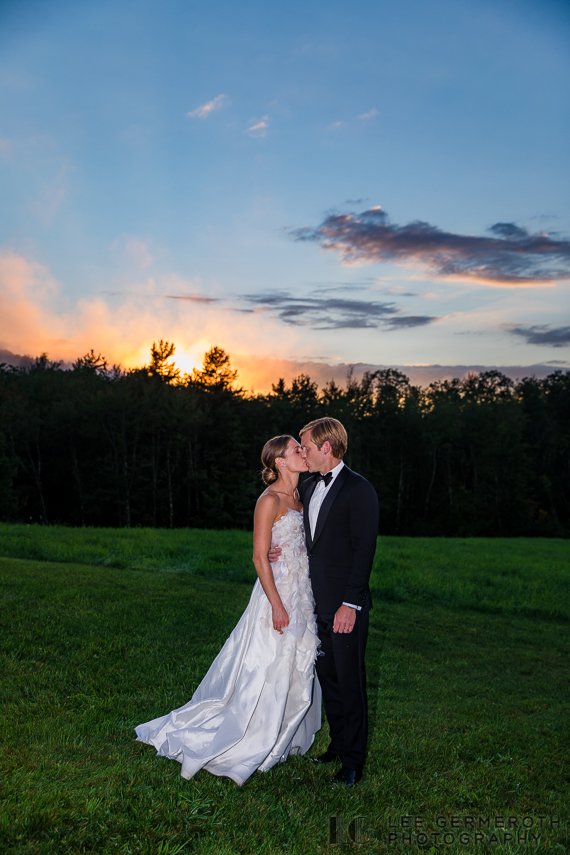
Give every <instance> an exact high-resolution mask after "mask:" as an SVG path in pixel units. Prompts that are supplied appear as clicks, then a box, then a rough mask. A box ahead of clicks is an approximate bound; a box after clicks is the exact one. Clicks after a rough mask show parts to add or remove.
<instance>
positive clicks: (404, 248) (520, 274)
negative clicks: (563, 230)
mask: <svg viewBox="0 0 570 855" xmlns="http://www.w3.org/2000/svg"><path fill="white" fill-rule="evenodd" d="M488 231H489V236H477V235H458V234H454V233H453V232H446V231H443V230H442V229H439V228H437V227H436V226H432V225H430V223H425V222H421V221H419V220H417V221H415V222H412V223H408V224H407V225H404V226H399V225H396V224H394V223H391V222H390V221H389V218H388V215H387V214H386V213H385V211H382V210H381V209H380V208H369V209H368V210H367V211H364V212H363V213H362V214H358V215H357V214H331V215H329V216H328V217H326V218H325V219H324V221H323V222H322V223H321V225H320V226H318V227H317V228H312V227H305V228H300V229H293V230H291V232H290V234H291V235H292V237H293V238H294V239H295V240H303V241H315V242H316V243H318V244H320V246H321V247H322V248H323V249H327V250H332V251H335V252H339V253H340V254H341V256H342V259H343V260H344V261H345V262H347V263H351V262H358V261H360V262H362V261H364V262H392V263H397V264H417V263H420V264H423V265H425V266H426V267H427V268H428V271H429V272H430V273H431V274H432V275H434V276H437V277H454V278H463V279H468V280H474V281H478V282H490V283H496V284H499V285H533V284H540V283H542V282H554V281H557V280H560V279H566V278H568V277H570V241H568V240H564V239H557V238H554V237H549V236H548V235H546V234H531V233H530V232H528V231H527V229H524V228H521V227H519V226H517V225H516V224H515V223H495V225H494V226H491V228H490V229H489V230H488Z"/></svg>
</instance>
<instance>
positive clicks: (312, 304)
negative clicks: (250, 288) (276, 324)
mask: <svg viewBox="0 0 570 855" xmlns="http://www.w3.org/2000/svg"><path fill="white" fill-rule="evenodd" d="M243 299H244V300H246V301H247V302H248V303H250V304H252V305H254V306H255V307H257V308H258V309H265V310H267V311H272V312H273V314H274V315H275V317H277V318H278V319H279V320H280V321H282V322H283V323H286V324H291V325H293V326H303V327H311V328H312V329H320V330H332V329H337V330H339V329H374V328H377V327H378V326H380V325H384V326H385V327H387V328H388V329H398V328H401V327H414V326H425V325H426V324H429V323H432V322H433V321H436V320H437V318H435V317H428V316H427V315H421V316H420V315H411V316H405V315H401V314H400V309H398V307H397V306H395V305H394V303H379V302H376V301H373V300H351V299H343V298H340V297H334V296H332V297H331V296H320V295H317V296H311V297H293V296H291V295H290V294H288V293H284V292H278V293H273V294H271V293H270V294H246V295H244V298H243ZM246 311H253V310H252V309H249V310H246Z"/></svg>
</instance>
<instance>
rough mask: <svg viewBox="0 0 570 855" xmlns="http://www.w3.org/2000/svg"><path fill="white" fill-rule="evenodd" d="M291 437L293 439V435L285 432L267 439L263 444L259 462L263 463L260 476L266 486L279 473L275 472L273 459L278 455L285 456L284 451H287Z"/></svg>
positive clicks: (275, 466)
mask: <svg viewBox="0 0 570 855" xmlns="http://www.w3.org/2000/svg"><path fill="white" fill-rule="evenodd" d="M291 439H293V437H292V436H289V435H288V434H285V435H284V436H274V437H273V439H268V440H267V442H266V443H265V445H264V446H263V451H262V452H261V462H262V463H263V466H264V469H263V472H262V473H261V477H262V478H263V483H264V484H267V486H269V485H270V484H273V483H274V482H275V481H277V479H278V477H279V473H278V472H277V465H276V463H275V461H276V460H277V458H278V457H285V452H286V451H287V446H288V445H289V440H291Z"/></svg>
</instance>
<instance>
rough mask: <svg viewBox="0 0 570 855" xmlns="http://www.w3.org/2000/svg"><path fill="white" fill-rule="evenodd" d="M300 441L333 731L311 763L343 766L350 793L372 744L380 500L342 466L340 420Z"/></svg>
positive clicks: (305, 433) (321, 422)
mask: <svg viewBox="0 0 570 855" xmlns="http://www.w3.org/2000/svg"><path fill="white" fill-rule="evenodd" d="M300 437H301V446H302V454H303V457H304V459H305V460H306V462H307V465H308V467H309V471H310V472H312V473H313V475H312V476H311V477H310V478H308V479H307V480H306V481H304V482H303V484H302V485H301V488H300V494H301V501H302V503H303V514H304V518H305V535H306V539H307V552H308V555H309V574H310V577H311V584H312V588H313V596H314V598H315V611H316V615H317V627H318V633H319V638H320V641H321V650H320V654H319V656H318V657H317V675H318V678H319V682H320V684H321V688H322V692H323V701H324V705H325V712H326V715H327V721H328V723H329V730H330V743H329V746H328V748H327V750H326V751H325V753H324V754H321V756H320V757H317V758H315V761H314V762H316V763H332V762H334V761H338V760H340V761H342V767H341V769H340V770H339V771H338V772H337V774H336V775H335V776H334V778H333V779H332V781H333V782H338V783H342V784H345V785H346V786H348V787H353V786H354V785H355V784H357V783H358V781H359V780H360V779H361V777H362V769H363V766H364V760H365V756H366V742H367V738H368V713H367V700H366V671H365V666H364V653H365V650H366V639H367V636H368V613H369V611H370V608H371V607H372V601H371V598H370V589H369V587H368V581H369V579H370V572H371V570H372V561H373V559H374V552H375V550H376V538H377V536H378V498H377V496H376V492H375V490H374V487H373V486H372V484H370V482H369V481H367V480H366V479H365V478H363V477H362V476H361V475H357V474H356V472H352V471H351V470H350V469H349V468H348V466H345V464H344V463H343V460H342V458H343V457H344V454H345V452H346V448H347V444H348V438H347V435H346V431H345V429H344V427H343V426H342V424H341V423H340V422H339V421H338V420H337V419H332V418H324V419H317V420H316V421H313V422H310V423H309V424H308V425H305V427H304V428H303V429H302V430H301V431H300ZM270 560H275V557H274V556H273V554H271V553H270Z"/></svg>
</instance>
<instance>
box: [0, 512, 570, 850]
mask: <svg viewBox="0 0 570 855" xmlns="http://www.w3.org/2000/svg"><path fill="white" fill-rule="evenodd" d="M0 556H5V557H4V558H0V582H1V586H2V588H1V590H2V612H1V629H2V661H1V667H2V675H3V676H2V702H3V703H2V731H1V732H2V735H3V739H2V765H1V768H0V785H1V786H2V807H1V818H0V852H2V853H30V855H31V853H46V855H47V853H50V854H51V853H82V852H93V853H134V855H138V853H149V855H150V853H162V855H174V853H177V852H178V853H183V852H184V853H185V852H188V853H191V852H199V853H212V855H214V853H216V855H217V853H220V855H226V853H228V855H229V853H268V855H272V853H299V855H312V853H334V852H339V851H343V848H342V847H341V845H340V844H341V843H343V842H345V843H346V844H347V847H348V843H349V842H350V840H351V839H352V838H356V841H357V842H356V844H354V845H353V849H354V850H355V851H358V852H366V853H368V852H378V853H387V852H390V853H410V855H413V853H417V852H424V853H425V852H429V853H435V852H442V851H443V852H450V853H478V852H487V851H489V852H496V853H507V852H508V853H526V852H531V851H532V852H535V851H539V852H548V853H550V852H552V853H564V852H568V851H570V842H569V838H568V828H567V820H568V784H569V781H570V773H569V771H568V770H569V760H570V750H569V745H570V736H569V733H568V730H569V728H568V721H569V715H568V713H569V709H570V668H569V660H568V654H569V652H570V633H569V629H570V544H569V543H568V541H557V540H516V539H515V540H443V539H429V540H428V539H414V540H412V539H405V538H381V539H380V542H379V549H378V554H377V561H376V565H375V570H374V574H373V580H372V587H373V592H374V602H375V607H374V609H373V611H372V616H371V617H372V620H371V632H370V638H369V647H368V654H367V663H368V674H369V698H370V709H371V739H370V750H369V761H368V765H367V769H366V773H365V777H364V779H363V781H362V782H361V784H360V785H359V787H358V788H356V789H355V790H354V791H350V790H346V789H344V790H340V789H338V788H336V789H333V788H332V787H330V786H329V785H328V783H327V782H328V778H329V777H330V771H328V770H327V769H326V768H313V766H312V765H311V764H309V763H308V762H307V760H306V759H305V758H303V757H295V758H290V759H289V760H288V761H287V762H286V763H285V764H282V765H279V766H278V767H275V768H274V769H272V770H271V771H270V772H268V773H266V774H261V773H256V774H255V775H253V776H252V778H250V780H249V781H248V782H247V783H246V784H245V785H244V786H243V787H241V788H240V787H237V786H236V785H235V784H234V783H233V782H232V781H229V780H227V779H223V778H216V777H214V776H212V775H210V774H209V773H207V772H200V773H199V774H198V775H197V776H196V778H194V779H193V780H192V781H190V782H186V781H183V780H182V779H181V778H180V775H179V773H180V767H179V765H178V763H175V762H173V761H169V760H166V759H163V758H157V757H156V756H155V753H154V751H153V749H152V748H150V747H149V746H146V745H142V744H140V743H137V742H136V741H135V739H134V732H133V728H134V726H135V725H136V724H138V723H140V722H143V721H146V720H148V719H150V718H153V717H155V716H157V715H161V714H163V713H165V712H168V711H169V710H170V709H173V708H175V707H177V706H181V705H182V704H184V703H185V702H186V701H187V700H188V699H189V698H190V696H191V694H192V692H193V691H194V689H195V688H196V686H197V685H198V683H199V681H200V679H201V678H202V676H203V675H204V673H205V672H206V670H207V668H208V666H209V664H210V663H211V661H212V659H213V658H214V656H215V655H216V653H217V652H218V650H219V649H220V647H221V645H222V643H223V642H224V640H225V638H226V637H227V635H228V634H229V632H230V631H231V629H232V628H233V626H234V625H235V623H236V621H237V619H238V617H239V616H240V614H241V612H242V611H243V609H244V608H245V606H246V604H247V601H248V598H249V594H250V590H251V582H252V581H253V579H254V578H255V574H254V570H253V567H252V565H251V535H250V534H247V533H244V532H235V531H224V532H219V531H173V532H167V531H151V530H142V529H141V530H132V531H123V530H121V531H117V530H94V529H84V530H79V529H78V530H73V529H65V528H57V527H53V528H40V527H28V526H12V525H0ZM325 747H326V733H325V732H324V731H321V732H320V733H319V734H318V736H317V741H316V744H315V752H316V753H318V752H319V751H321V750H324V748H325ZM357 818H359V819H357ZM515 822H516V823H517V825H515ZM407 835H409V837H408V836H407ZM508 835H510V838H509V836H508ZM522 835H526V837H525V838H524V839H523V837H522ZM519 838H520V839H519ZM347 847H345V848H347Z"/></svg>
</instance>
